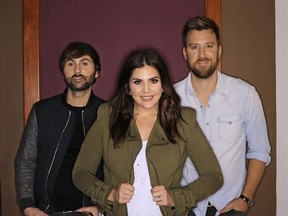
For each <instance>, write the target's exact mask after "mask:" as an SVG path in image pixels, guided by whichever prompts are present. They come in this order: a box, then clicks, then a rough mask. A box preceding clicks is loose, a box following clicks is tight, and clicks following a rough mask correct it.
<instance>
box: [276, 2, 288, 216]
mask: <svg viewBox="0 0 288 216" xmlns="http://www.w3.org/2000/svg"><path fill="white" fill-rule="evenodd" d="M275 9H276V13H275V14H276V113H277V114H276V116H277V119H276V120H277V124H276V128H277V133H276V134H277V142H276V143H277V144H276V146H277V150H276V152H277V175H276V178H277V179H276V185H277V186H276V193H277V208H276V209H277V216H283V215H287V200H288V66H287V65H288V13H287V11H288V1H287V0H275Z"/></svg>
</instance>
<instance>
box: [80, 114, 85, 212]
mask: <svg viewBox="0 0 288 216" xmlns="http://www.w3.org/2000/svg"><path fill="white" fill-rule="evenodd" d="M81 121H82V128H83V135H84V138H85V137H86V129H85V124H84V110H82V112H81ZM84 196H85V195H84V194H83V196H82V206H83V207H84V206H85V198H84Z"/></svg>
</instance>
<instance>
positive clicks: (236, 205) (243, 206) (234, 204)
mask: <svg viewBox="0 0 288 216" xmlns="http://www.w3.org/2000/svg"><path fill="white" fill-rule="evenodd" d="M248 208H249V207H248V204H247V203H246V202H245V201H244V200H242V199H241V198H235V199H234V200H232V201H230V202H229V203H228V204H227V205H226V206H225V207H224V208H223V209H221V210H220V213H225V212H228V211H230V210H231V209H234V210H236V211H241V212H247V211H248Z"/></svg>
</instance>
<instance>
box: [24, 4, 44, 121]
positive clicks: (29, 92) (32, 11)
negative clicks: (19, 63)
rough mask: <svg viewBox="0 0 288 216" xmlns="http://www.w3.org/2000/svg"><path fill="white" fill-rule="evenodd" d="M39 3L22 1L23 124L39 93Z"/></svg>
mask: <svg viewBox="0 0 288 216" xmlns="http://www.w3.org/2000/svg"><path fill="white" fill-rule="evenodd" d="M39 4H40V3H39V1H35V0H24V1H23V46H24V47H23V58H24V59H23V64H24V68H23V70H24V123H26V120H27V118H28V115H29V112H30V109H31V107H32V105H33V103H34V102H36V101H38V100H39V98H40V93H39V89H40V88H39V86H40V83H39V81H40V80H39V73H40V71H39V60H40V59H39V55H40V54H39V12H40V11H39Z"/></svg>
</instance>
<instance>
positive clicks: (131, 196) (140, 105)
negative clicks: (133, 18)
mask: <svg viewBox="0 0 288 216" xmlns="http://www.w3.org/2000/svg"><path fill="white" fill-rule="evenodd" d="M118 85H119V86H118V91H117V94H116V96H115V97H114V99H113V100H112V102H111V103H110V104H107V103H106V104H103V105H101V107H100V108H99V110H98V117H97V120H96V121H95V123H94V125H93V126H92V127H91V129H90V131H89V133H88V135H87V136H86V138H85V140H84V143H83V144H82V147H81V150H80V153H79V155H78V158H77V161H76V163H75V166H74V169H73V181H74V184H75V185H76V186H77V187H78V188H79V189H80V190H81V191H83V192H84V193H85V194H87V195H88V196H90V197H91V200H92V201H93V202H95V203H97V204H98V205H99V206H100V210H101V212H102V213H103V214H104V215H117V216H122V215H132V216H134V215H149V216H150V215H153V216H158V215H159V216H160V215H181V216H182V215H185V214H187V213H188V212H189V209H191V208H193V207H195V206H196V203H197V202H199V201H200V200H202V199H204V198H206V197H208V196H209V195H211V194H212V193H214V192H216V191H217V190H218V189H219V188H220V187H221V186H222V183H223V178H222V173H221V170H220V167H219V164H218V162H217V160H216V157H215V155H214V153H213V151H212V149H211V147H210V146H209V144H208V142H207V140H206V138H205V136H204V135H203V133H202V131H201V129H200V128H199V126H198V123H197V121H196V113H195V111H194V110H193V109H192V108H181V107H180V99H179V96H178V95H177V94H176V93H175V90H174V88H173V86H172V84H171V82H170V78H169V74H168V69H167V67H166V64H165V62H164V61H163V59H162V58H161V56H160V55H159V54H158V53H157V52H156V51H154V50H151V49H141V50H136V51H134V52H132V53H131V54H130V55H129V56H128V58H127V59H126V61H125V63H124V65H123V68H122V71H121V73H120V77H119V83H118ZM187 156H188V157H190V159H191V160H192V162H193V163H194V164H195V167H196V169H197V171H198V173H199V178H198V179H196V180H195V181H194V182H192V183H191V184H189V185H187V186H186V187H181V186H180V180H181V177H182V170H183V166H184V163H185V161H186V158H187ZM102 157H103V160H104V176H105V180H104V182H103V181H100V180H99V179H97V178H96V177H95V173H96V170H97V168H98V165H99V163H100V161H101V158H102Z"/></svg>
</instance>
